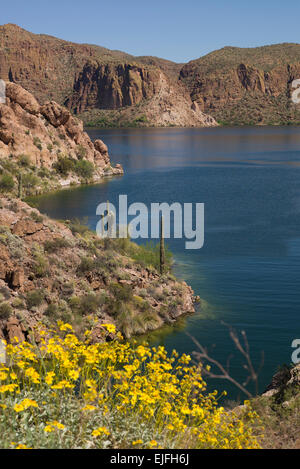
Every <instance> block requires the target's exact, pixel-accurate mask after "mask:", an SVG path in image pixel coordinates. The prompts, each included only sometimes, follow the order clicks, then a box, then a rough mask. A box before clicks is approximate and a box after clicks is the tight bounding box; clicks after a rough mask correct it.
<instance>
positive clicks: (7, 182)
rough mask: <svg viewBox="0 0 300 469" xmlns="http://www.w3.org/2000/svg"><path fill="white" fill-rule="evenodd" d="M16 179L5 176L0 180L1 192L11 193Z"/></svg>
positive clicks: (8, 175)
mask: <svg viewBox="0 0 300 469" xmlns="http://www.w3.org/2000/svg"><path fill="white" fill-rule="evenodd" d="M14 185H15V183H14V179H13V177H12V176H11V175H10V174H3V176H1V179H0V191H1V192H10V191H12V190H13V188H14Z"/></svg>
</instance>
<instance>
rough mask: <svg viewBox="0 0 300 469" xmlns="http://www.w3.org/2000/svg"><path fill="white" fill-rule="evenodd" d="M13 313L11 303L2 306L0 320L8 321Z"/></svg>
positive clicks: (0, 305) (0, 306) (0, 307)
mask: <svg viewBox="0 0 300 469" xmlns="http://www.w3.org/2000/svg"><path fill="white" fill-rule="evenodd" d="M12 313H13V310H12V307H11V306H10V304H9V303H1V304H0V319H3V320H6V319H8V318H9V316H11V315H12Z"/></svg>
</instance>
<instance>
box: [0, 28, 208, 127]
mask: <svg viewBox="0 0 300 469" xmlns="http://www.w3.org/2000/svg"><path fill="white" fill-rule="evenodd" d="M179 71H180V65H178V64H174V63H173V62H170V61H167V60H163V59H158V58H155V57H133V56H131V55H128V54H125V53H123V52H119V51H110V50H108V49H104V48H103V47H99V46H93V45H86V44H74V43H71V42H67V41H63V40H60V39H56V38H54V37H50V36H46V35H36V34H32V33H29V32H28V31H25V30H24V29H22V28H20V27H18V26H16V25H12V24H8V25H4V26H1V27H0V77H1V78H2V79H4V80H8V81H11V82H14V83H17V84H20V85H21V86H22V87H24V88H25V89H26V90H28V91H29V92H31V93H33V94H34V96H36V98H37V99H38V101H39V102H40V103H41V104H43V103H44V102H45V101H49V100H54V101H56V102H57V103H58V104H60V105H65V106H66V107H67V108H68V109H69V110H70V111H72V112H73V113H75V114H80V115H81V116H82V117H83V118H86V117H87V118H91V116H90V115H89V114H87V115H86V113H87V112H88V111H91V112H92V117H93V118H94V119H98V120H99V119H101V118H102V119H103V117H104V118H105V119H106V120H107V119H108V121H109V120H112V121H114V120H115V121H120V122H121V124H123V125H126V124H128V125H132V124H147V125H180V126H207V125H215V124H216V123H215V121H214V119H212V118H211V117H210V116H206V115H204V114H203V113H202V111H201V110H200V109H199V108H198V107H197V106H193V103H192V101H191V98H190V95H189V92H188V91H187V90H186V88H185V86H182V85H181V83H179V81H178V75H179ZM177 97H178V98H179V99H177ZM112 113H113V114H112ZM85 120H86V119H85Z"/></svg>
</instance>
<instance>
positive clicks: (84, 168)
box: [74, 160, 95, 179]
mask: <svg viewBox="0 0 300 469" xmlns="http://www.w3.org/2000/svg"><path fill="white" fill-rule="evenodd" d="M74 170H75V173H76V174H77V176H79V177H81V178H83V179H91V178H92V177H93V174H94V171H95V167H94V165H93V163H91V162H90V161H88V160H79V161H76V163H75V167H74Z"/></svg>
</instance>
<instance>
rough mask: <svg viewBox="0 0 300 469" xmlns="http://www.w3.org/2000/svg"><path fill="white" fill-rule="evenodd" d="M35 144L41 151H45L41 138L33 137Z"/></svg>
mask: <svg viewBox="0 0 300 469" xmlns="http://www.w3.org/2000/svg"><path fill="white" fill-rule="evenodd" d="M33 144H34V145H35V146H36V147H37V148H38V149H39V150H40V151H41V150H42V149H43V147H42V142H41V140H40V139H39V137H33Z"/></svg>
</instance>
